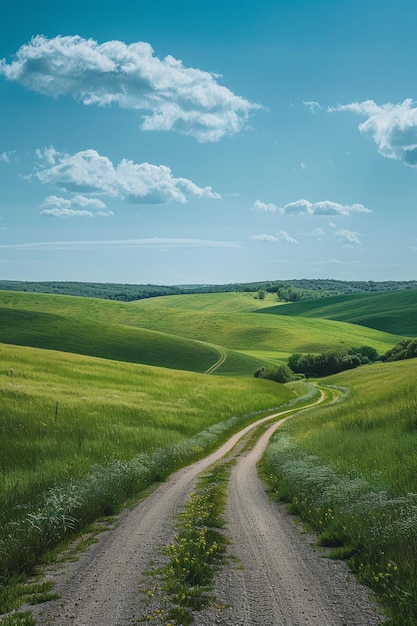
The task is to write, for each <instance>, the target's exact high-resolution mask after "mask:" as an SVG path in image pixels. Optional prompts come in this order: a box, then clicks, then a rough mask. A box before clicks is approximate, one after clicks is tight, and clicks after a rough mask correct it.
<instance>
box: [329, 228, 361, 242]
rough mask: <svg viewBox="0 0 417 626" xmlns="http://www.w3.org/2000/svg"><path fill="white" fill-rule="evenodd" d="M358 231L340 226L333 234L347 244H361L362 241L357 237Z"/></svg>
mask: <svg viewBox="0 0 417 626" xmlns="http://www.w3.org/2000/svg"><path fill="white" fill-rule="evenodd" d="M358 235H359V233H354V232H352V231H351V230H346V228H342V229H340V230H337V231H336V232H335V236H336V237H337V238H338V239H339V241H340V242H341V243H343V244H345V245H347V246H351V245H353V244H355V245H359V246H360V245H361V244H362V242H361V241H360V240H359V238H358Z"/></svg>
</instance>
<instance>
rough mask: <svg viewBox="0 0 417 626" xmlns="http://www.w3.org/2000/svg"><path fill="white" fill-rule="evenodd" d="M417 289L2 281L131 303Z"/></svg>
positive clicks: (396, 285) (409, 285)
mask: <svg viewBox="0 0 417 626" xmlns="http://www.w3.org/2000/svg"><path fill="white" fill-rule="evenodd" d="M399 289H417V281H412V280H411V281H383V282H375V281H341V280H330V279H328V280H322V279H311V280H309V279H299V280H283V281H280V280H275V281H259V282H254V283H228V284H224V285H172V286H166V285H150V284H147V285H131V284H118V283H84V282H75V281H68V282H66V281H40V282H33V281H32V282H30V281H14V280H0V290H5V291H27V292H38V293H53V294H62V295H70V296H85V297H90V298H105V299H107V300H122V301H125V302H129V301H132V300H141V299H142V298H152V297H155V296H168V295H179V294H186V293H224V292H229V291H235V292H245V293H257V292H258V293H260V292H262V293H264V294H266V293H276V294H277V296H278V298H279V300H281V301H283V302H296V301H299V300H307V299H311V298H323V297H326V296H336V295H342V294H353V293H368V292H376V291H395V290H399Z"/></svg>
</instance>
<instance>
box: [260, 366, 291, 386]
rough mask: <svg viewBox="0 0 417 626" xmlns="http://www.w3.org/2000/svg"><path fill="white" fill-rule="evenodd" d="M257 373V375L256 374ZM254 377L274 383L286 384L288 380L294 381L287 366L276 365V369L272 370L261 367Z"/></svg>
mask: <svg viewBox="0 0 417 626" xmlns="http://www.w3.org/2000/svg"><path fill="white" fill-rule="evenodd" d="M257 372H259V373H258V374H257ZM255 377H256V378H258V377H260V378H266V379H267V380H273V381H275V382H276V383H288V382H289V381H290V380H294V372H292V371H291V370H290V368H289V367H288V365H278V367H275V368H274V369H265V368H264V367H262V368H260V369H259V370H257V371H256V372H255Z"/></svg>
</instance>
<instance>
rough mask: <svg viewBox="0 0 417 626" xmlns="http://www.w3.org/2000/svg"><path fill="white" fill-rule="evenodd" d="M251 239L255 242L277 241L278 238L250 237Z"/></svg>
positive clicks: (268, 236) (269, 236) (266, 236)
mask: <svg viewBox="0 0 417 626" xmlns="http://www.w3.org/2000/svg"><path fill="white" fill-rule="evenodd" d="M251 239H254V240H255V241H278V237H276V236H275V235H265V234H263V235H252V236H251Z"/></svg>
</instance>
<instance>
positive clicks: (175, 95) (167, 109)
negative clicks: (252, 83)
mask: <svg viewBox="0 0 417 626" xmlns="http://www.w3.org/2000/svg"><path fill="white" fill-rule="evenodd" d="M0 74H3V75H4V76H5V77H6V78H7V79H8V80H13V81H18V82H19V83H21V84H22V85H24V86H25V87H26V88H27V89H30V90H32V91H36V92H38V93H40V94H44V95H48V96H52V97H54V98H57V97H58V96H62V95H69V96H71V97H73V98H74V99H76V100H77V101H80V102H82V103H83V104H86V105H98V106H109V105H112V104H116V105H118V106H119V107H121V108H124V109H134V110H136V111H139V112H141V113H142V116H143V122H142V126H141V128H142V129H143V130H165V131H177V132H180V133H183V134H186V135H192V136H194V137H196V138H197V139H198V141H200V142H206V141H218V140H219V139H221V138H222V137H223V136H224V135H233V134H235V133H238V132H239V131H240V130H242V128H244V126H245V125H246V122H247V120H248V117H249V115H250V113H251V112H252V111H253V110H254V109H257V108H260V106H259V105H256V104H252V103H250V102H249V101H248V100H246V99H244V98H242V97H240V96H237V95H235V94H234V93H233V92H232V91H230V90H229V89H228V88H227V87H224V86H222V85H221V84H219V82H218V78H219V77H218V76H217V75H215V74H212V73H209V72H206V71H203V70H200V69H197V68H192V67H184V65H183V64H182V62H181V61H180V60H178V59H175V58H174V57H172V56H167V57H165V58H164V59H162V60H161V59H159V58H158V57H157V56H155V54H154V50H153V48H152V46H151V45H150V44H149V43H146V42H136V43H132V44H129V45H128V44H125V43H123V42H122V41H107V42H105V43H102V44H99V43H98V42H97V41H94V40H93V39H83V38H82V37H79V36H66V37H62V36H59V37H54V38H52V39H48V38H46V37H44V36H42V35H38V36H36V37H33V39H32V40H31V41H30V42H29V43H27V44H25V45H23V46H21V48H19V50H18V51H17V53H16V55H15V59H14V60H13V61H12V62H11V63H7V62H6V60H5V59H3V60H1V61H0Z"/></svg>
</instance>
